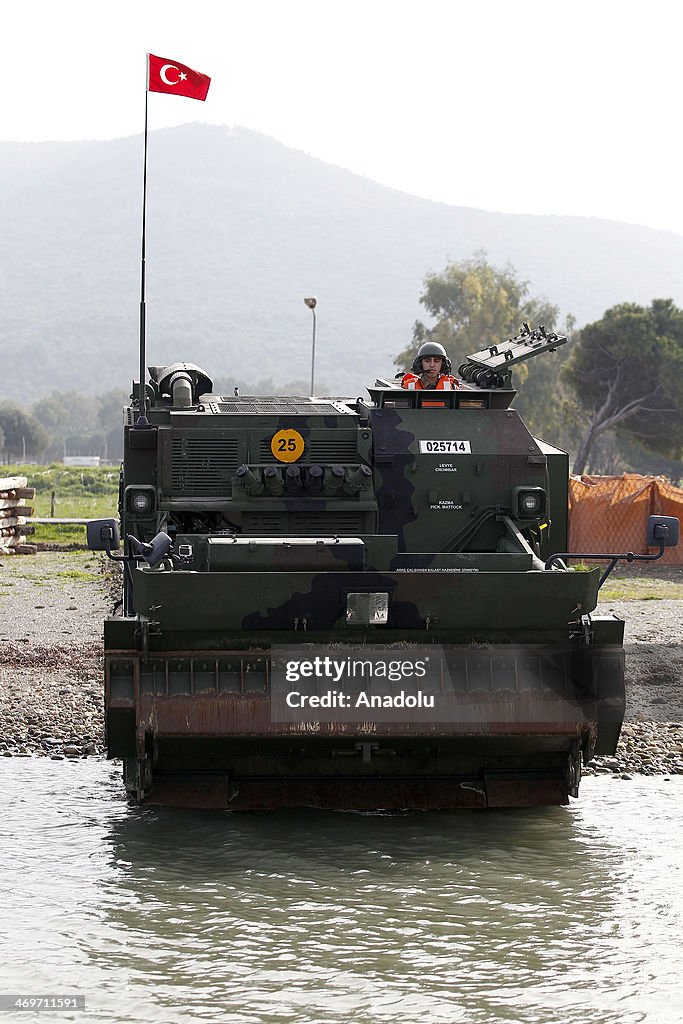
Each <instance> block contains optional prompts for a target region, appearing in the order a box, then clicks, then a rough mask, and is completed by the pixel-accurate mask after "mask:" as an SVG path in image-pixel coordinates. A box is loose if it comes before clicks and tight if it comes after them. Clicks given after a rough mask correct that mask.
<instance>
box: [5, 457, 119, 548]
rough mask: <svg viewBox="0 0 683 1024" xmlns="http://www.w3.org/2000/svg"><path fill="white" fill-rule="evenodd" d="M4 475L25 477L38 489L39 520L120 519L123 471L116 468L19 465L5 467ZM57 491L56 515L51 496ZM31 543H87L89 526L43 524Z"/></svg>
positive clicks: (30, 484) (37, 512)
mask: <svg viewBox="0 0 683 1024" xmlns="http://www.w3.org/2000/svg"><path fill="white" fill-rule="evenodd" d="M0 475H2V476H25V477H26V478H27V480H28V486H29V487H35V489H36V496H35V498H34V499H33V500H32V501H29V500H27V501H26V504H27V505H29V504H30V505H32V506H33V508H34V515H35V516H36V517H37V518H39V519H47V518H55V519H107V518H110V517H114V518H115V517H116V516H117V505H118V489H119V471H118V468H117V467H114V466H98V467H94V468H92V469H91V468H87V469H84V468H81V467H79V466H61V465H58V464H56V463H54V464H52V465H50V466H38V465H35V466H34V465H26V466H22V465H15V466H2V467H1V468H0ZM53 491H54V494H55V501H54V516H53V514H52V503H51V495H52V492H53ZM27 539H28V540H29V541H36V542H38V543H41V542H50V543H56V544H74V543H75V544H85V526H77V525H72V524H69V525H64V526H58V525H52V524H51V525H47V524H45V525H41V524H40V523H38V524H36V526H35V533H34V534H33V535H32V536H29V537H28V538H27Z"/></svg>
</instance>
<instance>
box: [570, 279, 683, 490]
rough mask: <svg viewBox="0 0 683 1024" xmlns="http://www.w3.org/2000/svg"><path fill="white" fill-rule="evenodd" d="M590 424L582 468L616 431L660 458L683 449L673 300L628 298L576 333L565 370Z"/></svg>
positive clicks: (681, 326) (678, 322) (677, 313)
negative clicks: (632, 437) (597, 444)
mask: <svg viewBox="0 0 683 1024" xmlns="http://www.w3.org/2000/svg"><path fill="white" fill-rule="evenodd" d="M564 377H565V380H566V381H567V382H568V383H569V384H570V385H571V386H572V388H573V389H574V391H575V394H576V399H577V402H578V404H579V406H580V407H581V409H582V411H583V413H584V417H585V421H586V424H587V425H586V427H585V430H584V432H583V437H582V439H581V442H580V444H579V446H578V450H577V453H576V458H575V460H574V472H575V473H583V472H584V471H585V469H586V466H587V465H588V463H589V459H590V455H591V451H592V449H593V447H594V445H595V442H596V440H597V439H598V438H600V437H601V436H602V435H603V434H605V432H606V431H609V430H611V429H616V431H617V434H619V433H622V434H623V433H627V434H630V435H635V436H636V437H638V438H639V439H640V441H641V443H642V445H643V446H644V447H645V448H647V449H649V450H651V451H655V452H658V453H660V454H663V455H669V456H674V457H680V453H681V449H682V446H683V414H681V411H680V410H681V407H682V405H683V310H680V309H678V308H677V307H676V306H675V305H674V303H673V302H672V301H671V299H655V300H654V301H653V302H652V304H651V305H650V306H647V307H645V306H638V305H636V304H635V303H623V304H622V305H619V306H614V307H613V308H612V309H608V310H607V312H606V313H605V314H604V316H603V317H602V319H601V320H597V321H596V322H595V323H592V324H588V325H587V326H586V327H584V328H583V329H582V330H581V331H579V333H578V335H577V338H576V344H575V346H574V351H573V353H572V356H571V358H570V359H569V360H568V362H567V364H566V366H565V369H564Z"/></svg>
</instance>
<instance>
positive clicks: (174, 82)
mask: <svg viewBox="0 0 683 1024" xmlns="http://www.w3.org/2000/svg"><path fill="white" fill-rule="evenodd" d="M210 84H211V79H210V78H209V76H208V75H202V74H200V72H199V71H193V70H192V68H188V67H186V66H185V64H179V63H178V61H177V60H169V59H168V58H167V57H155V56H154V54H153V53H148V54H147V91H148V92H166V93H175V94H176V95H177V96H187V97H188V99H191V100H205V99H206V94H207V93H208V91H209V85H210Z"/></svg>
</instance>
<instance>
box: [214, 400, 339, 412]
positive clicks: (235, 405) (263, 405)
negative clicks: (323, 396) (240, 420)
mask: <svg viewBox="0 0 683 1024" xmlns="http://www.w3.org/2000/svg"><path fill="white" fill-rule="evenodd" d="M216 408H217V409H218V411H219V412H227V413H235V414H236V415H239V416H254V415H266V416H302V415H303V416H338V415H339V409H337V408H336V407H335V406H334V405H330V404H329V403H328V404H317V403H316V404H315V405H312V404H311V403H310V402H307V401H306V400H305V399H303V398H302V399H292V400H291V401H287V400H286V399H283V398H274V399H273V400H272V401H270V402H269V401H268V400H267V399H265V398H258V399H254V401H248V400H246V399H242V398H236V399H235V400H234V401H232V402H231V401H230V400H222V401H220V402H218V403H217V405H216Z"/></svg>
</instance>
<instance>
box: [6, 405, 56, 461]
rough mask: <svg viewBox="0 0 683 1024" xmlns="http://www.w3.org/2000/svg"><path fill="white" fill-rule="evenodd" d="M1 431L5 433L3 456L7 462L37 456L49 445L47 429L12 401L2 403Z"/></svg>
mask: <svg viewBox="0 0 683 1024" xmlns="http://www.w3.org/2000/svg"><path fill="white" fill-rule="evenodd" d="M0 433H2V434H3V435H4V441H3V456H4V459H5V461H6V462H15V461H20V460H23V459H25V458H27V457H37V456H39V455H40V454H41V452H42V451H43V449H44V448H45V447H46V446H47V443H48V435H47V431H46V430H44V428H43V427H42V426H41V425H40V423H38V421H37V420H36V419H34V417H33V416H30V415H29V414H28V413H26V412H24V410H23V409H21V408H20V407H19V406H18V405H14V404H13V403H12V402H3V403H2V404H1V405H0Z"/></svg>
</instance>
